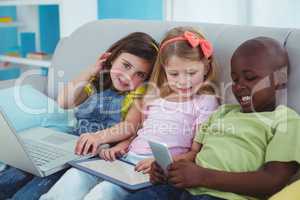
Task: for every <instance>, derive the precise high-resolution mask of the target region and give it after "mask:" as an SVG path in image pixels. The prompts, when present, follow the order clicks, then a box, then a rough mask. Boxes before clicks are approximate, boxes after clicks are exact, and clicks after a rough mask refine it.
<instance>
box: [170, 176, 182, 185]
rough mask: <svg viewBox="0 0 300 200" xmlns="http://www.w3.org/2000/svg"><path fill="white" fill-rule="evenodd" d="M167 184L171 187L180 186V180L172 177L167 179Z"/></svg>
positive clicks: (177, 177)
mask: <svg viewBox="0 0 300 200" xmlns="http://www.w3.org/2000/svg"><path fill="white" fill-rule="evenodd" d="M168 182H169V183H171V184H172V185H176V184H180V183H181V178H180V177H179V176H172V177H169V178H168Z"/></svg>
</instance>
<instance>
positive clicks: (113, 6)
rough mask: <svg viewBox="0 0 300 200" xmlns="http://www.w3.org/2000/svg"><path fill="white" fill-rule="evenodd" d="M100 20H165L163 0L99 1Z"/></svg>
mask: <svg viewBox="0 0 300 200" xmlns="http://www.w3.org/2000/svg"><path fill="white" fill-rule="evenodd" d="M98 15H99V19H109V18H110V19H111V18H122V19H146V20H162V19H163V0H98Z"/></svg>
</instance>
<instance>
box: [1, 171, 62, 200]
mask: <svg viewBox="0 0 300 200" xmlns="http://www.w3.org/2000/svg"><path fill="white" fill-rule="evenodd" d="M64 172H65V170H63V171H60V172H57V173H55V174H52V175H50V176H47V177H44V178H41V177H36V176H34V175H31V174H29V173H27V172H23V171H21V170H19V169H16V168H13V167H10V168H8V169H6V170H4V171H3V172H1V173H0V199H1V200H2V199H8V198H10V199H12V200H21V199H22V200H24V199H26V200H38V199H39V198H40V196H41V195H42V194H44V193H46V192H48V190H49V189H50V188H51V187H52V186H53V185H54V184H55V183H56V181H57V180H58V179H59V178H60V177H61V176H62V175H63V173H64Z"/></svg>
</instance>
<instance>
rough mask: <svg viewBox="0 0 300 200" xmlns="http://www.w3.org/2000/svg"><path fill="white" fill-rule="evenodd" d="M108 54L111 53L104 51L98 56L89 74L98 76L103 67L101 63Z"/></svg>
mask: <svg viewBox="0 0 300 200" xmlns="http://www.w3.org/2000/svg"><path fill="white" fill-rule="evenodd" d="M110 55H111V53H108V52H106V53H104V54H102V55H101V56H100V58H99V59H98V60H97V61H96V64H95V65H94V66H93V68H92V69H91V76H98V74H99V73H100V71H101V70H102V69H103V63H104V62H105V61H106V60H107V58H108V57H109V56H110Z"/></svg>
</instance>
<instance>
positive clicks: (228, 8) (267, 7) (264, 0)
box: [165, 0, 300, 28]
mask: <svg viewBox="0 0 300 200" xmlns="http://www.w3.org/2000/svg"><path fill="white" fill-rule="evenodd" d="M165 7H166V8H165V12H166V19H167V20H174V21H196V22H208V23H224V24H239V25H255V26H271V27H290V28H300V12H299V10H300V1H299V0H276V1H274V0H209V1H208V0H185V1H183V0H166V6H165Z"/></svg>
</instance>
